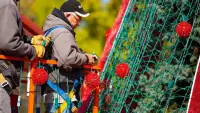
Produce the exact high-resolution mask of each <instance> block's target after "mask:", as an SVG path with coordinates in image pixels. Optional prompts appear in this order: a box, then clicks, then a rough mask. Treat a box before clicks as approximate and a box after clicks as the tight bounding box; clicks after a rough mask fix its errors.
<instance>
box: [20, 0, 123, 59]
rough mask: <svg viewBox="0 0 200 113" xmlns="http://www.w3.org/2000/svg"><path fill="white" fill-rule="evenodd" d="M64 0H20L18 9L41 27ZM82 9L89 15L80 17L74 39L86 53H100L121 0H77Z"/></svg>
mask: <svg viewBox="0 0 200 113" xmlns="http://www.w3.org/2000/svg"><path fill="white" fill-rule="evenodd" d="M65 1H66V0H21V1H20V11H21V13H23V14H24V15H25V16H27V17H28V18H29V19H31V20H32V21H33V22H35V23H36V24H37V25H39V26H40V27H42V25H43V23H44V21H45V19H46V17H47V15H48V14H50V13H51V11H52V10H53V8H55V7H56V8H59V7H60V6H61V5H62V3H63V2H65ZM79 1H80V3H81V4H82V6H83V8H84V10H86V11H87V12H89V13H90V14H91V15H90V16H89V17H88V18H83V19H82V24H81V25H80V26H79V27H78V28H76V29H75V31H76V33H77V34H76V40H77V43H78V45H79V47H80V48H82V49H83V50H84V51H86V52H88V53H92V52H95V54H97V55H98V56H100V55H101V53H102V50H103V47H104V43H105V32H106V30H107V29H108V28H110V27H112V25H113V22H114V20H115V18H116V16H117V13H118V10H119V6H120V4H121V2H120V1H121V0H110V1H109V2H108V3H104V2H103V1H101V0H79Z"/></svg>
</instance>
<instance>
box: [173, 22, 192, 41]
mask: <svg viewBox="0 0 200 113" xmlns="http://www.w3.org/2000/svg"><path fill="white" fill-rule="evenodd" d="M191 31H192V25H191V24H189V23H188V22H181V23H179V24H178V25H177V26H176V33H177V34H178V36H179V37H181V38H187V37H189V36H190V33H191Z"/></svg>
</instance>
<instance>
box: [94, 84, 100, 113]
mask: <svg viewBox="0 0 200 113" xmlns="http://www.w3.org/2000/svg"><path fill="white" fill-rule="evenodd" d="M99 93H100V88H99V86H98V87H97V88H96V89H95V91H94V104H93V108H92V113H98V111H99Z"/></svg>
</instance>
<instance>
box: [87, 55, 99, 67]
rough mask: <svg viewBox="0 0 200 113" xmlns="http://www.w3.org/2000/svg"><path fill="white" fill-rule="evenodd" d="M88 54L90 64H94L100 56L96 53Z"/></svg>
mask: <svg viewBox="0 0 200 113" xmlns="http://www.w3.org/2000/svg"><path fill="white" fill-rule="evenodd" d="M86 56H87V57H88V64H94V61H95V60H96V59H97V60H98V57H97V56H96V55H92V54H88V53H86Z"/></svg>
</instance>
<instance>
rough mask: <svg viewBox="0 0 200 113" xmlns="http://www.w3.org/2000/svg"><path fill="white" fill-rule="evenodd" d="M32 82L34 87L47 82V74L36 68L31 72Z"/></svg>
mask: <svg viewBox="0 0 200 113" xmlns="http://www.w3.org/2000/svg"><path fill="white" fill-rule="evenodd" d="M32 80H33V83H34V84H36V85H43V84H45V83H46V82H47V80H48V73H47V72H46V70H44V69H42V68H36V69H35V70H34V71H33V75H32Z"/></svg>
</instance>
